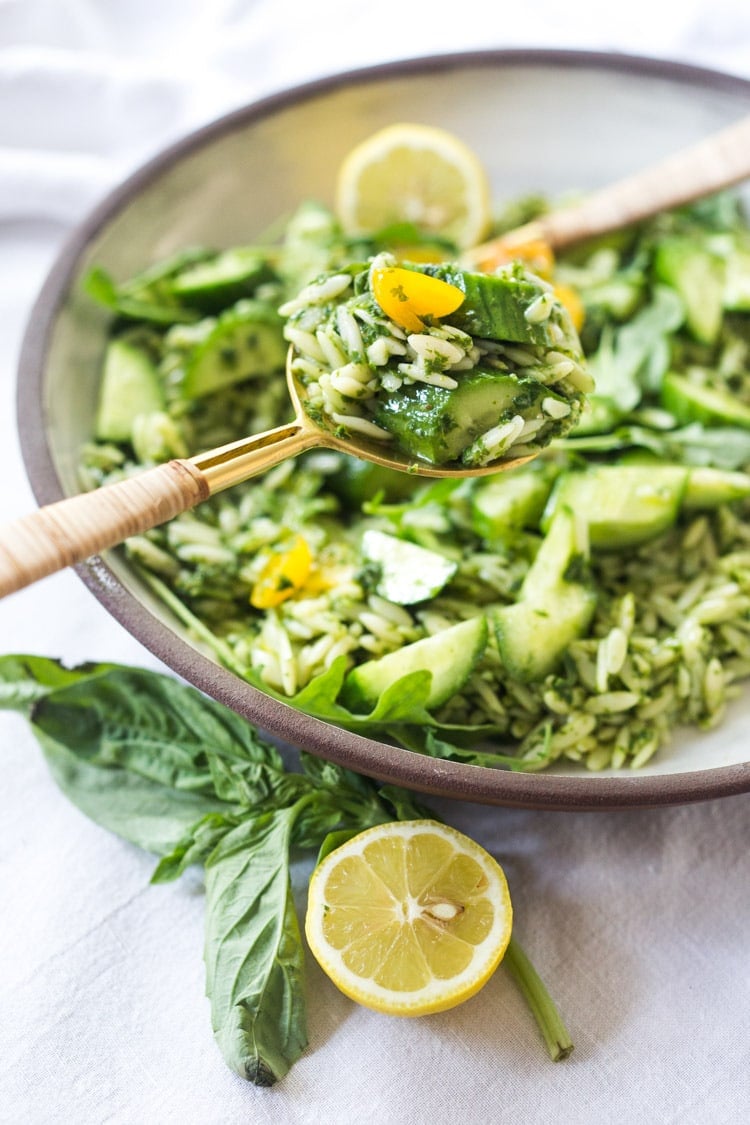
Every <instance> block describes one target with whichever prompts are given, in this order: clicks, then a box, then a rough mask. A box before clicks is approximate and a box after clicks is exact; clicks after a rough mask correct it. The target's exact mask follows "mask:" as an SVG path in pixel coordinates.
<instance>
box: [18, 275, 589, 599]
mask: <svg viewBox="0 0 750 1125" xmlns="http://www.w3.org/2000/svg"><path fill="white" fill-rule="evenodd" d="M279 311H280V314H281V316H282V318H285V319H284V329H283V333H284V336H285V337H286V340H287V341H288V343H289V345H290V346H289V348H288V352H287V357H286V379H287V386H288V391H289V396H290V399H291V402H292V406H293V408H294V414H295V417H294V420H293V421H292V422H290V423H288V424H287V425H283V426H280V427H276V428H275V429H272V430H267V431H265V432H263V433H260V434H254V435H252V436H250V437H247V438H241V439H240V440H238V441H233V442H230V443H228V444H226V445H223V446H220V447H218V448H216V449H211V450H209V451H206V452H203V453H200V454H198V455H196V456H192V457H178V458H173V459H172V460H171V461H169V462H166V463H164V464H160V465H156V466H154V467H152V468H147V469H144V470H143V471H142V472H139V473H137V474H136V475H134V476H128V477H127V478H126V479H123V480H121V481H118V482H117V483H115V484H108V485H106V486H105V487H102V488H98V489H95V490H93V491H90V492H86V493H82V494H80V495H78V496H73V497H70V498H68V499H65V500H60V501H57V502H56V503H53V504H50V505H47V506H46V507H43V508H40V509H39V510H38V511H36V512H33V513H31V514H30V515H27V516H24V517H22V518H21V519H19V520H17V521H15V522H14V523H11V524H10V525H8V526H7V527H6V528H5V529H4V530H3V531H2V532H1V533H0V596H5V595H6V594H9V593H12V592H13V591H15V590H19V589H21V588H23V587H24V586H27V585H29V584H31V583H32V582H35V581H37V580H39V579H40V578H43V577H45V576H46V575H48V574H51V573H54V572H55V571H57V570H60V569H62V568H63V567H66V566H71V565H74V564H75V563H78V562H82V561H83V560H84V559H86V558H89V557H90V556H91V555H94V554H96V553H98V552H100V551H102V550H106V549H107V548H109V547H113V546H115V545H117V544H119V543H121V542H123V541H124V540H125V539H126V538H128V537H130V536H131V535H134V534H136V533H138V532H142V531H146V530H148V529H150V528H152V527H156V526H157V525H159V524H161V523H165V522H166V521H167V520H169V519H171V518H173V517H174V516H176V515H178V514H179V513H181V512H184V511H186V510H188V509H189V508H192V507H194V506H195V505H196V504H198V503H201V502H202V501H204V500H206V499H208V497H209V496H213V495H215V494H216V493H218V492H220V491H222V490H223V489H225V488H229V487H231V486H232V485H235V484H238V483H240V482H242V481H244V480H247V479H249V478H250V477H252V476H255V475H257V474H259V473H263V472H265V471H266V470H268V469H270V468H271V467H272V466H273V465H276V464H278V463H279V462H281V461H283V460H286V459H287V458H289V457H295V456H297V455H299V454H301V453H303V452H305V451H306V450H310V449H313V448H315V447H325V448H327V449H334V450H337V451H339V452H343V453H347V454H349V455H351V456H354V457H357V458H360V459H362V460H365V461H373V462H375V463H376V464H379V465H382V466H384V467H386V468H389V469H397V470H401V471H402V472H405V473H409V474H412V475H413V476H414V477H415V478H416V477H420V476H432V477H436V476H437V477H447V476H452V477H461V476H478V475H483V474H487V473H495V472H499V471H505V470H507V469H512V468H513V467H515V466H517V465H521V464H523V463H524V462H525V461H528V460H529V459H530V458H532V457H534V456H536V455H537V454H538V453H539V452H540V451H541V449H542V448H543V447H544V446H545V445H547V444H548V443H549V442H550V441H551V440H552V438H553V437H557V436H560V435H561V434H562V433H564V432H567V430H568V429H570V428H571V427H572V426H573V425H574V424H575V422H576V420H577V419H578V417H579V415H580V412H581V408H582V404H583V401H584V394H585V392H586V391H587V390H590V389H591V388H592V386H593V384H592V381H591V379H590V377H589V376H588V374H587V372H586V370H585V367H584V362H583V355H582V352H581V348H580V343H579V341H578V335H577V332H576V330H575V327H574V326H573V323H572V320H571V317H570V314H569V313H568V311H567V310H566V309H565V307H564V306H563V305H562V304H561V302H560V301H559V300H558V299H557V298H556V297H555V295H554V292H553V290H552V287H551V286H550V285H548V284H547V283H546V282H543V281H541V280H540V279H539V278H538V277H536V276H535V275H533V274H531V273H530V272H528V271H527V270H526V268H525V267H524V266H523V265H522V264H520V263H514V264H512V265H509V266H508V268H507V269H505V270H503V271H500V272H499V273H497V274H496V275H493V276H488V275H481V274H473V273H470V272H468V271H465V270H462V269H460V268H459V267H458V266H455V265H451V264H443V265H429V266H425V265H414V266H411V265H409V264H408V263H405V262H404V263H400V264H398V265H397V264H395V259H393V258H391V257H390V256H389V255H385V254H383V255H378V256H376V257H375V258H373V259H372V260H371V261H370V262H369V263H364V264H362V263H360V264H352V265H349V266H346V267H345V268H343V269H341V270H337V271H335V272H333V273H329V274H323V275H321V276H320V277H318V278H317V279H315V280H314V281H313V282H311V283H310V284H309V285H307V286H306V287H304V288H303V289H302V291H301V292H300V293H299V295H298V296H297V297H295V298H294V299H293V300H291V301H288V302H287V303H286V304H285V305H283V306H282V307H281V309H280V310H279ZM116 358H117V363H116V364H113V365H111V366H110V367H109V370H107V368H106V367H105V373H104V378H103V384H102V390H101V395H102V401H101V402H100V417H101V416H102V414H105V415H106V416H107V419H108V422H107V424H108V426H110V427H111V426H113V425H114V422H113V419H114V420H116V419H117V418H118V417H120V416H121V415H122V414H123V413H127V414H129V415H132V413H133V410H134V406H133V402H132V396H133V393H134V390H135V389H136V388H137V385H138V379H139V375H138V372H137V371H136V370H135V369H134V366H133V361H134V357H133V355H132V354H129V353H128V352H127V351H122V352H121V353H120V354H119V355H118V356H117V357H116ZM137 362H138V361H136V363H137ZM123 364H126V365H127V366H128V367H129V368H131V369H130V370H125V371H123ZM108 375H109V378H108ZM280 377H281V376H280ZM137 409H138V408H137V406H136V407H135V410H136V411H137ZM136 417H137V413H136ZM115 428H116V427H115ZM110 432H115V430H114V429H111V430H110Z"/></svg>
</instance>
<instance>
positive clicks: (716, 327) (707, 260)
mask: <svg viewBox="0 0 750 1125" xmlns="http://www.w3.org/2000/svg"><path fill="white" fill-rule="evenodd" d="M654 271H655V273H656V276H657V277H658V278H659V280H660V281H663V282H664V283H665V284H666V285H669V286H671V288H672V289H674V290H676V292H677V293H679V295H680V297H681V298H682V300H683V301H684V303H685V321H686V324H687V327H688V329H689V330H690V332H691V333H692V335H693V336H694V337H695V339H696V340H700V342H701V343H702V344H714V343H715V342H716V340H717V338H718V336H719V332H720V331H721V325H722V321H723V316H724V291H725V268H724V262H723V259H722V258H721V257H720V256H719V255H718V254H715V253H714V252H713V251H712V250H710V249H709V248H708V247H707V246H705V245H703V244H701V243H700V242H696V240H695V239H694V238H688V237H687V236H675V237H673V238H667V239H664V241H662V242H661V243H659V245H658V246H657V248H656V252H655V255H654Z"/></svg>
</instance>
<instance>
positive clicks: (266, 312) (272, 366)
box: [183, 300, 287, 399]
mask: <svg viewBox="0 0 750 1125" xmlns="http://www.w3.org/2000/svg"><path fill="white" fill-rule="evenodd" d="M282 328H283V320H282V319H281V317H280V316H279V315H278V313H276V312H275V311H274V310H273V309H272V308H269V306H268V305H264V304H263V303H262V302H260V301H252V300H247V301H240V302H238V303H237V304H236V305H235V306H234V307H233V308H230V309H227V311H226V312H225V313H223V314H222V315H221V316H220V317H219V318H218V320H217V321H216V325H215V327H214V328H213V329H212V330H211V332H210V333H209V335H208V336H207V337H206V339H205V340H203V341H202V343H200V344H199V345H198V346H197V347H196V349H195V351H194V352H193V353H192V355H191V357H190V359H189V361H188V363H187V366H186V370H185V380H184V383H183V394H184V396H185V397H186V398H188V399H193V398H201V397H202V396H203V395H207V394H212V393H213V392H214V391H220V390H222V389H223V388H224V387H231V386H233V385H234V384H235V383H242V382H244V381H245V380H246V379H250V378H252V377H253V376H256V375H271V374H273V373H274V372H277V371H283V369H284V362H285V360H286V350H287V344H286V342H285V341H284V336H283V332H282Z"/></svg>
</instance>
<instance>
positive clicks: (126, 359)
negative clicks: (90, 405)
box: [95, 339, 164, 441]
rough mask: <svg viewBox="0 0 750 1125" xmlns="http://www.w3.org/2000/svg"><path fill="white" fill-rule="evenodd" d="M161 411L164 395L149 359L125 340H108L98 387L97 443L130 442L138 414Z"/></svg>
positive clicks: (153, 365) (154, 368) (154, 367)
mask: <svg viewBox="0 0 750 1125" xmlns="http://www.w3.org/2000/svg"><path fill="white" fill-rule="evenodd" d="M163 409H164V392H163V390H162V386H161V383H160V382H159V375H158V372H157V370H156V366H155V364H154V363H153V361H152V360H151V358H150V356H149V355H147V353H146V352H144V351H143V349H142V348H139V347H137V346H136V345H135V344H132V343H130V342H129V341H128V340H127V339H115V340H112V341H110V343H109V344H108V345H107V351H106V353H105V357H104V368H103V372H102V382H101V386H100V388H99V403H98V409H97V415H96V424H95V434H96V437H97V438H98V440H99V441H130V438H131V434H132V430H133V422H134V421H135V419H136V418H137V417H138V415H139V414H152V413H155V412H156V411H158V410H163Z"/></svg>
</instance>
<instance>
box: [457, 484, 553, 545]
mask: <svg viewBox="0 0 750 1125" xmlns="http://www.w3.org/2000/svg"><path fill="white" fill-rule="evenodd" d="M558 472H559V469H558V468H557V467H556V466H554V465H544V466H542V467H541V468H537V467H536V465H532V466H529V467H528V468H526V467H524V468H521V469H514V470H513V471H512V472H509V473H498V475H497V476H492V477H485V478H484V479H482V480H481V481H480V482H479V484H478V485H477V487H476V489H475V491H474V493H473V495H472V497H471V526H472V528H473V530H474V531H475V532H476V534H477V535H480V536H481V537H482V538H483V539H487V540H488V541H489V542H492V541H493V540H496V539H505V538H507V537H508V536H509V535H511V534H513V533H514V532H515V531H517V530H518V529H519V528H522V527H538V526H539V520H540V519H541V517H542V513H543V511H544V507H545V504H546V503H547V499H548V498H549V494H550V490H551V488H552V485H553V483H554V480H555V477H556V476H557V474H558Z"/></svg>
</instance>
